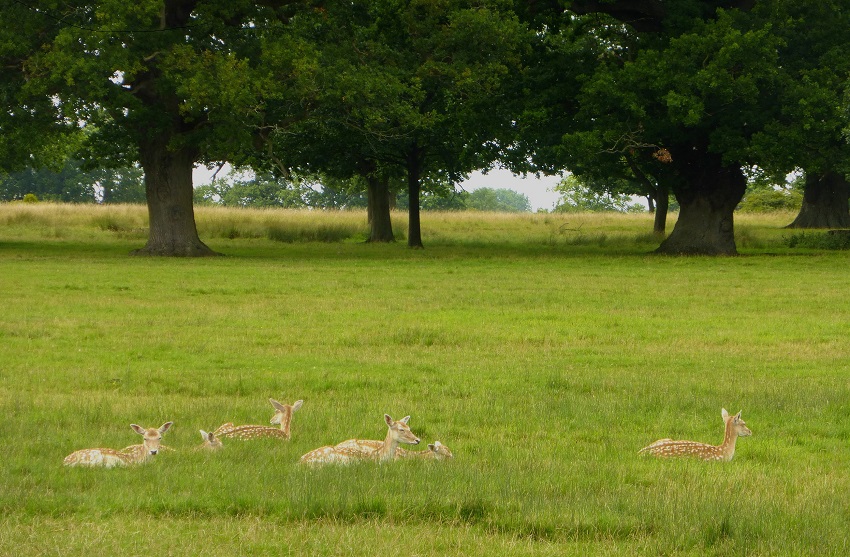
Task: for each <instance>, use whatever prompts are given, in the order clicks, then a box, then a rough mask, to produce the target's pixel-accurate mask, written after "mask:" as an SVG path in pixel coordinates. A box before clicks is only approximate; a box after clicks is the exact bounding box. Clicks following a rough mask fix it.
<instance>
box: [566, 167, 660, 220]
mask: <svg viewBox="0 0 850 557" xmlns="http://www.w3.org/2000/svg"><path fill="white" fill-rule="evenodd" d="M554 190H555V191H557V192H558V193H560V194H561V199H560V200H558V203H557V205H556V206H555V212H556V213H572V212H583V211H589V212H617V213H634V212H639V211H644V210H645V209H644V208H643V207H642V206H640V205H637V204H635V203H632V200H631V196H629V195H626V194H622V193H620V194H618V193H614V194H612V193H610V192H608V191H605V188H602V187H599V186H596V187H591V186H588V185H586V184H584V183H583V182H582V181H581V180H580V179H579V178H578V177H576V176H574V175H570V176H567V177H566V178H564V179H563V180H561V181H560V182H559V183H558V185H557V186H555V188H554Z"/></svg>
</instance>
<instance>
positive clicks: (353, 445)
mask: <svg viewBox="0 0 850 557" xmlns="http://www.w3.org/2000/svg"><path fill="white" fill-rule="evenodd" d="M409 420H410V416H405V417H404V418H402V419H400V420H398V421H394V420H393V419H392V418H391V417H390V415H389V414H384V421H385V422H386V424H387V428H388V429H387V436H386V437H385V438H384V440H383V441H373V440H369V439H348V440H347V441H343V442H342V443H339V444H338V445H335V446H330V445H328V446H326V447H319V448H318V449H314V450H312V451H310V452H309V453H307V454H305V455H304V456H302V457H301V460H300V462H302V463H304V464H331V463H334V464H348V463H350V462H356V461H362V460H377V461H378V462H387V461H390V460H393V459H394V458H395V455H396V449H398V446H399V444H400V443H405V444H408V445H418V444H419V438H418V437H416V435H414V434H413V432H412V431H410V427H408V425H407V422H408V421H409Z"/></svg>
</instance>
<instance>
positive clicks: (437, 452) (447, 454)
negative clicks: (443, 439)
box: [428, 441, 454, 459]
mask: <svg viewBox="0 0 850 557" xmlns="http://www.w3.org/2000/svg"><path fill="white" fill-rule="evenodd" d="M428 449H429V450H430V451H431V452H432V453H434V457H435V458H437V459H444V458H454V455H453V454H452V452H451V451H450V450H449V448H448V447H447V446H445V445H443V444H442V443H440V442H439V441H434V442H433V443H429V444H428Z"/></svg>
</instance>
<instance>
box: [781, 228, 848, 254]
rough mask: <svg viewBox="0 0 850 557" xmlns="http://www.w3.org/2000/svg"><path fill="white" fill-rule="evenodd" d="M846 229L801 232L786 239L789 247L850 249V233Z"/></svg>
mask: <svg viewBox="0 0 850 557" xmlns="http://www.w3.org/2000/svg"><path fill="white" fill-rule="evenodd" d="M846 232H847V231H845V230H831V231H828V232H800V233H797V234H792V235H790V236H788V237H787V238H786V239H785V244H786V245H787V246H788V247H789V248H807V249H816V250H847V249H850V234H847V233H846Z"/></svg>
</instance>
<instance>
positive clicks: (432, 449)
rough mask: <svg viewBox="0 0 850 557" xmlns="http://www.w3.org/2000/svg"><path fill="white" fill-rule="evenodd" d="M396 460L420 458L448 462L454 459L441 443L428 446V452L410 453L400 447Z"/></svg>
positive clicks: (397, 450)
mask: <svg viewBox="0 0 850 557" xmlns="http://www.w3.org/2000/svg"><path fill="white" fill-rule="evenodd" d="M395 455H396V458H419V459H422V460H448V459H451V458H454V455H453V454H452V451H451V450H449V448H448V447H447V446H445V445H443V444H442V443H440V442H439V441H434V442H433V443H429V444H428V450H427V451H408V450H407V449H402V448H401V447H399V448H398V449H396V452H395Z"/></svg>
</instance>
